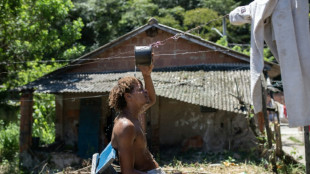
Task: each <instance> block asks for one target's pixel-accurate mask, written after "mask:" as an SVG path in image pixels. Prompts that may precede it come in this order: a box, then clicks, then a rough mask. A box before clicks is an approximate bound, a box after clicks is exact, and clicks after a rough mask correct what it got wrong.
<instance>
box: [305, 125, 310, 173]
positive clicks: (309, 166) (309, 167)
mask: <svg viewBox="0 0 310 174" xmlns="http://www.w3.org/2000/svg"><path fill="white" fill-rule="evenodd" d="M304 137H305V156H306V159H305V160H306V174H310V144H309V126H305V127H304Z"/></svg>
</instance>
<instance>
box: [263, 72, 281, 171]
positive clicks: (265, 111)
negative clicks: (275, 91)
mask: <svg viewBox="0 0 310 174" xmlns="http://www.w3.org/2000/svg"><path fill="white" fill-rule="evenodd" d="M261 84H262V100H263V101H262V104H263V115H264V121H265V127H266V132H267V140H268V148H269V149H271V148H272V137H271V136H272V133H271V129H270V127H269V119H268V115H267V105H266V96H267V90H266V88H267V86H266V81H265V77H264V74H261ZM271 163H272V166H273V167H272V170H273V172H275V173H278V171H277V165H276V158H275V156H274V157H273V158H272V159H271Z"/></svg>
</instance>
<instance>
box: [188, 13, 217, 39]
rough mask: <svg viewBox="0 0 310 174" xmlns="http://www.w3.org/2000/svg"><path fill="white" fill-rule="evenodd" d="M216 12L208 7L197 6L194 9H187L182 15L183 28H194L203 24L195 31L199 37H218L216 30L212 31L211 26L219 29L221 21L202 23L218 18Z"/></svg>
mask: <svg viewBox="0 0 310 174" xmlns="http://www.w3.org/2000/svg"><path fill="white" fill-rule="evenodd" d="M218 17H219V16H218V14H217V12H215V11H213V10H211V9H208V8H197V9H194V10H188V11H186V12H185V15H184V28H185V30H188V29H192V28H195V27H197V26H200V25H203V27H202V28H201V29H200V30H199V33H197V34H198V35H199V36H200V37H202V38H204V39H207V40H215V41H216V38H218V35H217V34H216V32H214V31H212V30H211V29H212V28H213V27H215V28H218V29H220V26H221V21H219V20H216V21H213V22H211V23H210V24H209V25H204V24H206V23H207V22H209V21H211V20H213V19H216V18H218Z"/></svg>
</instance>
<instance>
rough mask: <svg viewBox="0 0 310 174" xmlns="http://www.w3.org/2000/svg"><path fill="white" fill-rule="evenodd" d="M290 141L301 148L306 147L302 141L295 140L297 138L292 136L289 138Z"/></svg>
mask: <svg viewBox="0 0 310 174" xmlns="http://www.w3.org/2000/svg"><path fill="white" fill-rule="evenodd" d="M288 139H289V140H291V141H293V142H294V143H296V144H298V145H300V146H304V145H305V144H304V143H303V142H302V141H300V140H298V139H297V138H295V137H292V136H291V137H288Z"/></svg>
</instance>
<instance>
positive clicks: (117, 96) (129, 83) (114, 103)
mask: <svg viewBox="0 0 310 174" xmlns="http://www.w3.org/2000/svg"><path fill="white" fill-rule="evenodd" d="M137 83H141V82H140V81H139V80H138V79H137V78H135V77H132V76H127V77H123V78H121V79H119V80H118V82H117V85H115V86H114V87H113V89H112V90H111V91H110V95H109V106H110V108H114V109H115V110H116V111H117V112H120V111H122V110H123V109H124V108H125V107H126V106H127V103H126V100H125V96H124V94H125V93H131V92H132V91H133V89H134V87H135V84H137Z"/></svg>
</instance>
